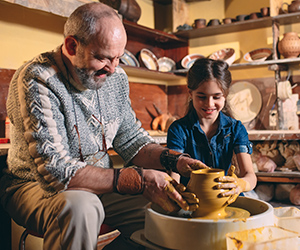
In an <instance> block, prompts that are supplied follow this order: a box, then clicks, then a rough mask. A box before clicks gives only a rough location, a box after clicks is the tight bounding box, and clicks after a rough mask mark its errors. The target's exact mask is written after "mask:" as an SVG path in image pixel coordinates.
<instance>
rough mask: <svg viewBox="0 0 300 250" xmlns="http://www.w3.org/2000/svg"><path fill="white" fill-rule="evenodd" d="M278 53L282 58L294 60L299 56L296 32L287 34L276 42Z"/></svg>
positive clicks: (299, 48) (298, 40)
mask: <svg viewBox="0 0 300 250" xmlns="http://www.w3.org/2000/svg"><path fill="white" fill-rule="evenodd" d="M278 51H279V53H280V54H281V55H283V57H284V58H295V57H298V55H299V54H300V39H299V37H298V34H297V33H296V32H287V33H284V34H283V38H282V39H281V41H279V42H278Z"/></svg>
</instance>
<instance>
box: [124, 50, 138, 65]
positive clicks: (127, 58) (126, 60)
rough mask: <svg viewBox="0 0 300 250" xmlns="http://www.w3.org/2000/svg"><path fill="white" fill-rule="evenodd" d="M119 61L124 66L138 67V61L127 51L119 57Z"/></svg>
mask: <svg viewBox="0 0 300 250" xmlns="http://www.w3.org/2000/svg"><path fill="white" fill-rule="evenodd" d="M120 61H121V62H122V63H123V64H125V65H129V66H134V67H140V63H139V61H138V60H137V59H136V58H135V56H134V55H133V54H132V53H131V52H130V51H128V50H127V49H125V50H124V54H123V55H122V56H121V58H120Z"/></svg>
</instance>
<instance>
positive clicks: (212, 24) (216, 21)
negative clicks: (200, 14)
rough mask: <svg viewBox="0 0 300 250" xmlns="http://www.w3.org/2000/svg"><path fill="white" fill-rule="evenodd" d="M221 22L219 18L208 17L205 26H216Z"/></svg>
mask: <svg viewBox="0 0 300 250" xmlns="http://www.w3.org/2000/svg"><path fill="white" fill-rule="evenodd" d="M220 24H221V22H220V20H219V19H210V20H209V22H208V24H207V26H216V25H220Z"/></svg>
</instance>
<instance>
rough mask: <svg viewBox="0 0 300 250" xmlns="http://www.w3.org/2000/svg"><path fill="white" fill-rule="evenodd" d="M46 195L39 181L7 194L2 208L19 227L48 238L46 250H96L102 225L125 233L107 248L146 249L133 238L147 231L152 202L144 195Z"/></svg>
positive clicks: (71, 192) (45, 244)
mask: <svg viewBox="0 0 300 250" xmlns="http://www.w3.org/2000/svg"><path fill="white" fill-rule="evenodd" d="M43 195H44V192H43V190H42V189H41V188H40V186H39V185H38V183H37V182H29V183H26V184H22V185H19V186H18V188H17V189H14V190H11V191H9V192H6V194H5V195H4V196H3V197H2V205H3V207H4V208H5V210H6V211H7V212H8V213H9V214H10V216H11V217H12V218H13V220H14V221H15V222H16V223H17V224H19V225H21V226H23V227H26V228H27V229H30V230H33V231H35V232H38V233H39V234H43V235H44V249H45V250H56V249H60V250H67V249H71V250H77V249H78V250H85V249H86V250H94V249H96V248H97V237H98V234H99V232H100V227H101V224H102V223H105V224H108V225H109V226H111V227H114V228H117V229H118V230H119V231H120V232H121V235H120V236H119V237H118V238H117V239H116V240H115V241H113V242H112V243H111V244H109V245H108V246H106V247H105V249H107V250H108V249H120V250H125V249H131V250H132V249H143V248H142V247H141V246H138V245H136V244H135V243H133V242H132V241H131V240H130V239H129V237H130V235H131V234H132V233H133V232H135V231H136V230H139V229H142V228H144V217H145V213H144V212H145V206H146V205H147V204H148V203H149V202H148V201H147V200H146V199H145V198H144V197H143V196H142V195H119V194H116V193H111V194H104V195H100V196H97V195H95V194H92V193H89V192H86V191H78V190H69V191H64V192H60V193H58V194H57V195H55V196H53V197H50V198H44V197H43Z"/></svg>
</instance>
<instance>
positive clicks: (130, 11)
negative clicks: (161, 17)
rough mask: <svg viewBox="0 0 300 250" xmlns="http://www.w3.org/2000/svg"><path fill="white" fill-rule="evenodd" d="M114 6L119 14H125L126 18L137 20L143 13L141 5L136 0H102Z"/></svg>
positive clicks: (132, 20)
mask: <svg viewBox="0 0 300 250" xmlns="http://www.w3.org/2000/svg"><path fill="white" fill-rule="evenodd" d="M100 1H101V2H102V3H105V4H107V5H109V6H111V7H112V8H114V9H116V10H117V11H118V13H119V14H121V15H122V16H123V18H124V19H126V20H128V21H131V22H135V23H136V22H137V21H138V20H139V19H140V17H141V14H142V10H141V7H140V6H139V5H138V3H137V2H136V1H135V0H114V1H111V0H100Z"/></svg>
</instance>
